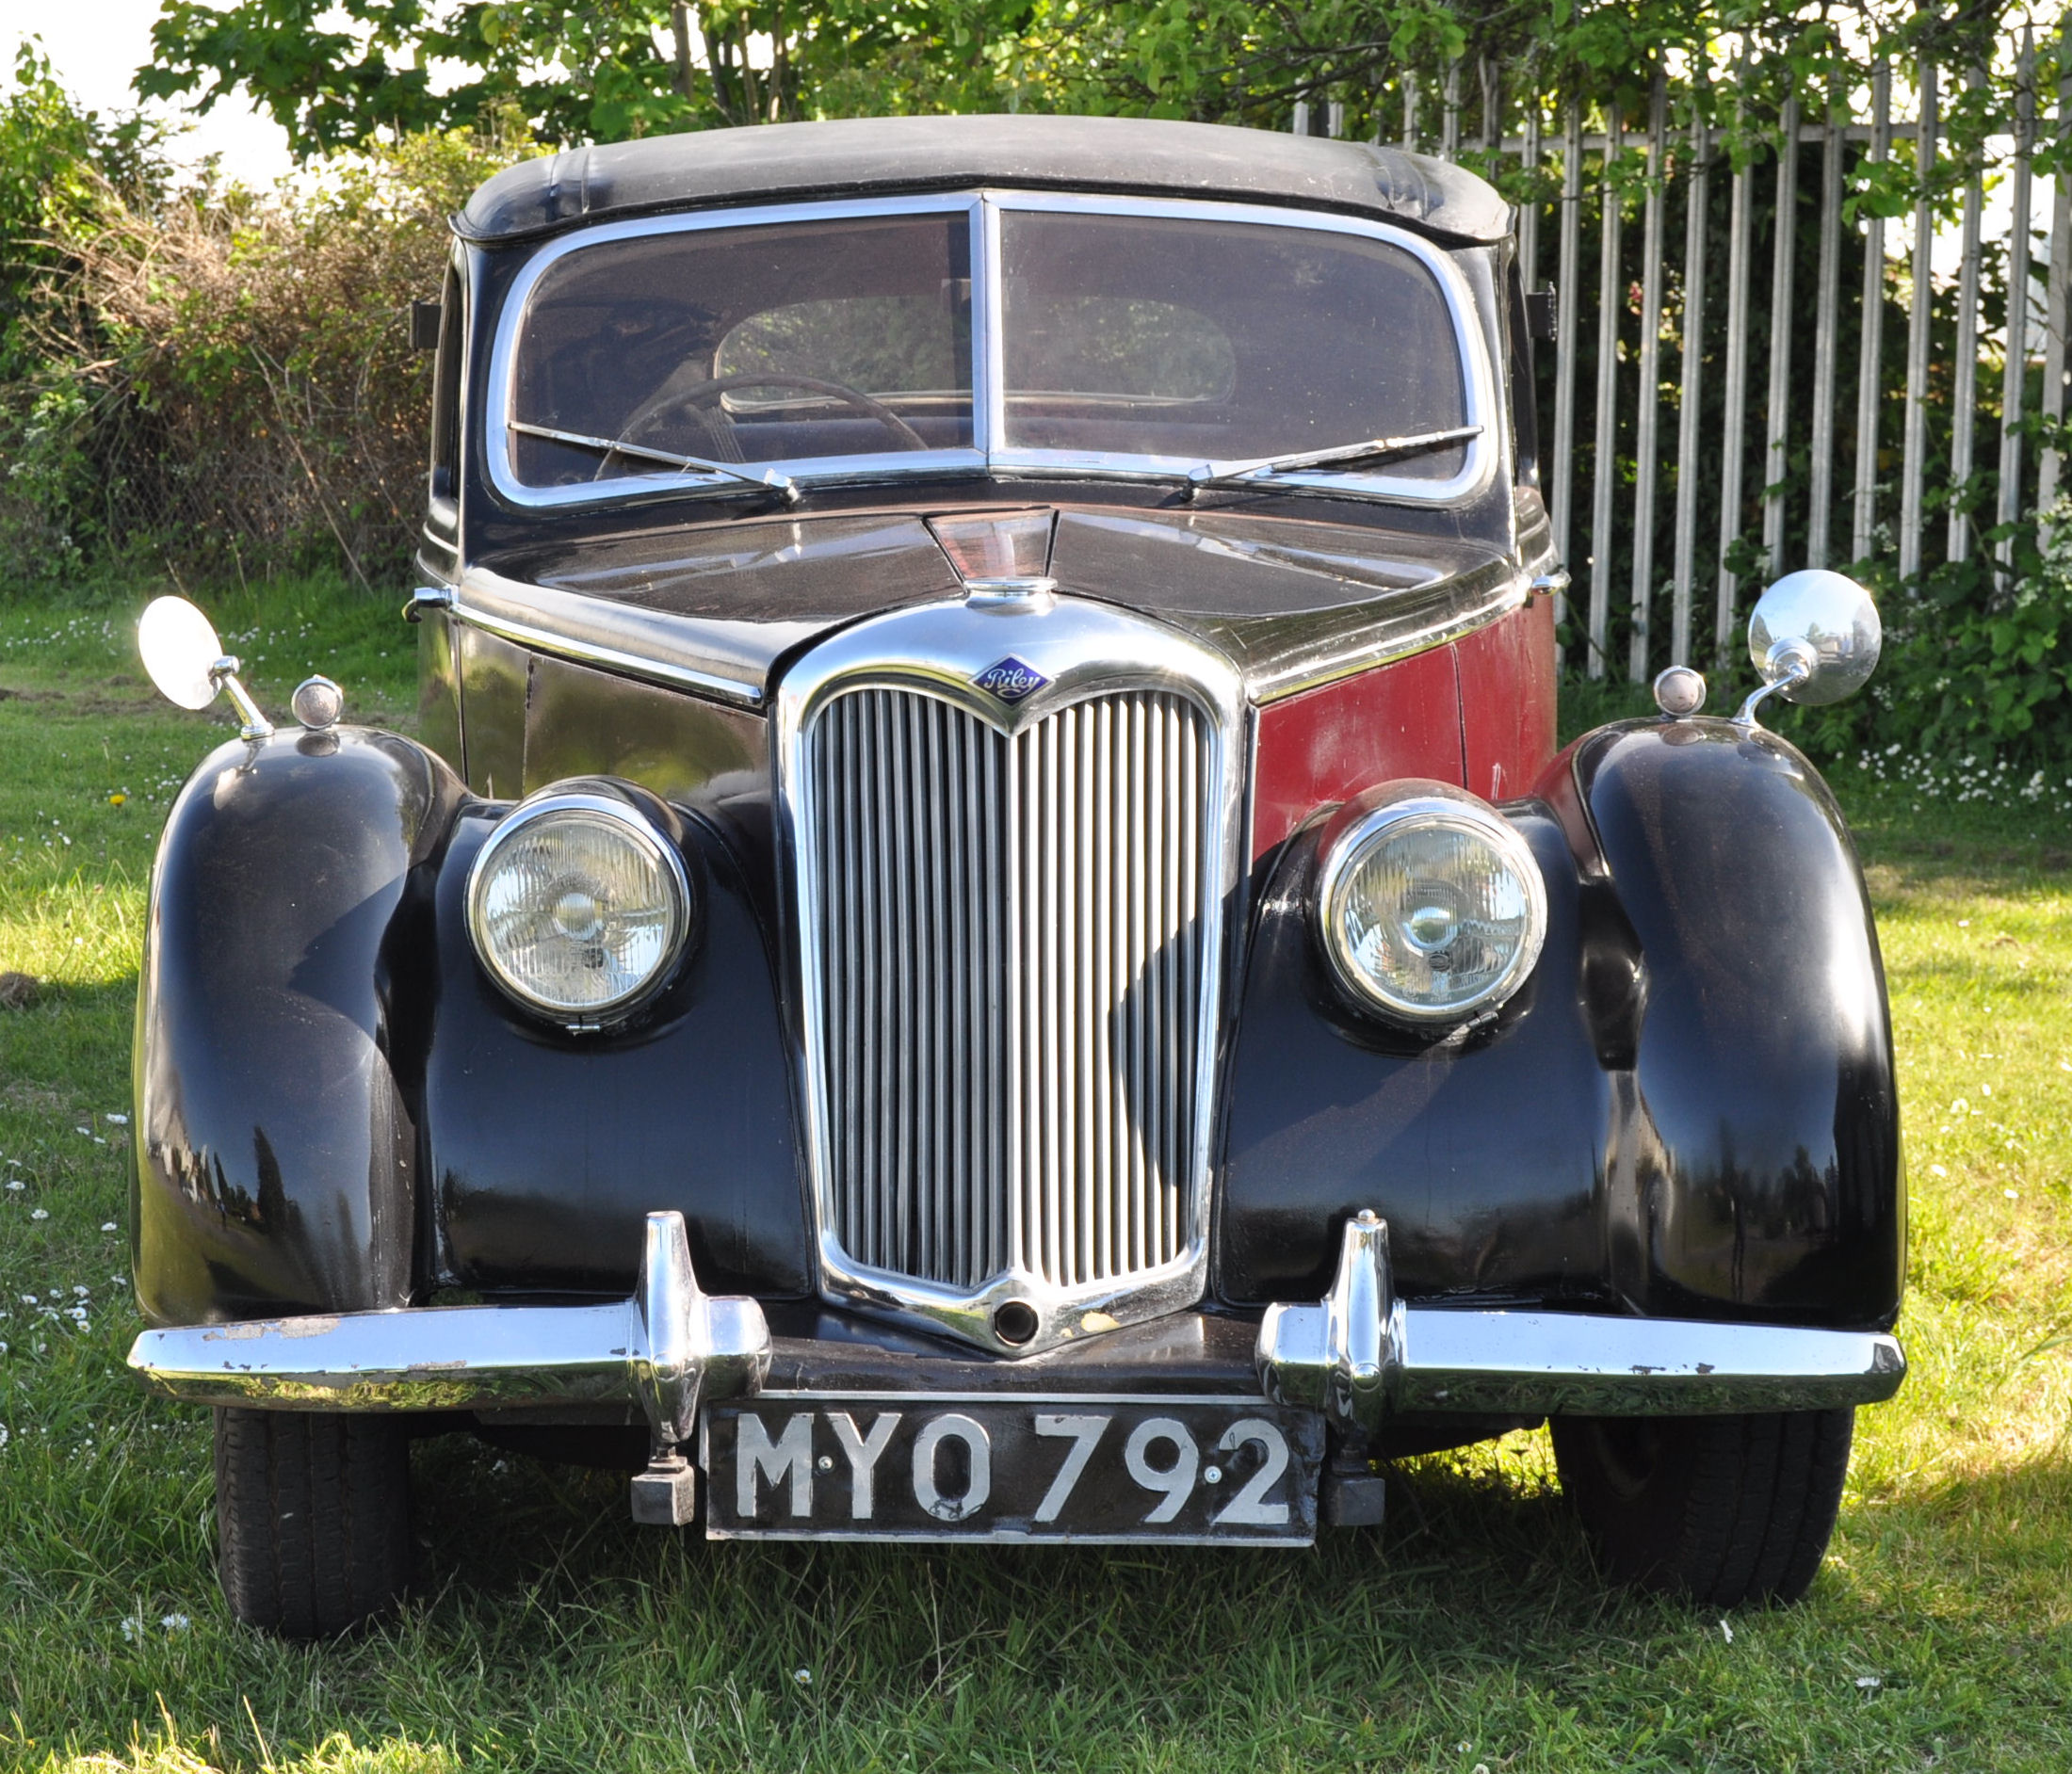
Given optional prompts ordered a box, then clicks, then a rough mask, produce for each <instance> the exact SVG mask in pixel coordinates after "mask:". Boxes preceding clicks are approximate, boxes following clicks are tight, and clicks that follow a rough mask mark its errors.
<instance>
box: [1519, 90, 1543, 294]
mask: <svg viewBox="0 0 2072 1774" xmlns="http://www.w3.org/2000/svg"><path fill="white" fill-rule="evenodd" d="M1521 145H1522V147H1523V149H1524V153H1521V154H1520V155H1519V163H1520V165H1522V166H1523V167H1524V169H1525V171H1526V174H1527V176H1528V178H1532V179H1533V182H1534V184H1535V185H1537V180H1536V178H1534V175H1536V174H1537V173H1538V171H1539V169H1540V99H1539V94H1538V93H1537V92H1536V91H1534V90H1533V86H1532V64H1531V62H1530V59H1529V60H1528V61H1527V63H1526V83H1525V130H1524V137H1523V141H1522V143H1521ZM1518 274H1519V276H1520V277H1521V278H1523V279H1524V281H1525V286H1526V288H1528V289H1537V288H1539V286H1540V203H1539V201H1538V199H1536V198H1535V199H1533V200H1531V201H1530V202H1526V203H1524V204H1522V205H1520V207H1519V210H1518Z"/></svg>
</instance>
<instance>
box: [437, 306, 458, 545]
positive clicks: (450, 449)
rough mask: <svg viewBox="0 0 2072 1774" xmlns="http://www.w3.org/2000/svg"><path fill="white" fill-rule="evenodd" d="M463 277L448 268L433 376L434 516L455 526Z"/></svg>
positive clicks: (456, 513)
mask: <svg viewBox="0 0 2072 1774" xmlns="http://www.w3.org/2000/svg"><path fill="white" fill-rule="evenodd" d="M461 305H462V304H461V274H460V271H459V269H458V267H456V266H447V267H446V281H445V284H444V286H443V287H442V288H441V289H440V292H439V355H438V357H437V359H436V360H435V362H434V363H433V365H432V372H431V515H432V518H433V520H434V521H435V522H442V523H444V524H446V525H447V526H449V527H450V526H451V525H452V524H454V523H455V522H456V521H457V519H458V518H459V515H460V514H459V511H458V510H457V509H456V501H457V500H458V499H459V498H460V491H461V355H462V350H463V342H462V340H461Z"/></svg>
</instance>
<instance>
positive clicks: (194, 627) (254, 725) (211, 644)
mask: <svg viewBox="0 0 2072 1774" xmlns="http://www.w3.org/2000/svg"><path fill="white" fill-rule="evenodd" d="M137 651H138V653H140V654H141V655H142V656H143V661H144V669H145V670H146V671H147V672H148V673H150V676H151V681H152V683H154V685H157V686H158V693H159V695H161V696H163V697H164V698H165V699H166V701H167V702H171V703H173V704H174V705H175V706H176V707H179V708H206V707H207V706H208V705H209V704H210V703H211V702H214V701H215V700H216V698H217V695H218V693H219V692H220V691H223V690H228V691H229V692H230V699H231V701H232V702H235V704H236V705H237V712H238V714H239V715H241V716H242V717H243V718H244V726H243V728H242V729H241V733H242V736H243V737H244V738H247V739H265V738H267V737H269V736H270V735H271V734H272V733H273V724H272V723H271V722H270V721H268V720H267V718H266V717H265V716H264V715H262V714H261V713H260V712H259V706H258V704H257V703H256V702H253V701H252V700H251V697H250V696H248V695H247V694H246V693H245V686H244V685H242V684H240V683H238V681H237V671H238V664H237V661H236V659H235V657H233V656H232V655H230V654H228V653H225V652H224V651H223V643H222V642H221V640H219V638H218V637H217V634H216V625H215V624H214V623H213V622H211V621H209V619H208V618H207V617H205V616H203V615H202V612H201V611H200V610H198V609H196V608H195V607H194V605H191V604H189V603H188V602H187V601H186V598H154V599H153V600H152V602H151V603H150V604H148V605H146V606H145V608H144V614H143V615H142V617H141V618H139V619H138V623H137Z"/></svg>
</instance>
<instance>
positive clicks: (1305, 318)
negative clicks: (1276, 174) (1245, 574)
mask: <svg viewBox="0 0 2072 1774" xmlns="http://www.w3.org/2000/svg"><path fill="white" fill-rule="evenodd" d="M1001 254H1002V273H1003V276H1002V282H1003V284H1004V288H1005V314H1006V327H1005V331H1006V347H1005V348H1006V404H1007V439H1006V441H1007V445H1008V447H1009V448H1010V449H1028V450H1061V451H1068V452H1071V453H1073V454H1076V455H1079V454H1102V455H1125V456H1160V457H1176V458H1180V459H1183V460H1225V461H1228V460H1241V459H1250V458H1255V457H1262V456H1273V455H1278V454H1281V453H1282V452H1284V451H1294V450H1309V449H1327V448H1330V447H1332V446H1334V445H1336V444H1341V443H1358V442H1361V441H1364V440H1366V439H1369V438H1379V437H1403V436H1408V435H1413V434H1416V433H1421V432H1427V431H1440V430H1446V429H1448V428H1449V427H1455V426H1459V425H1462V424H1464V423H1465V412H1466V396H1465V389H1464V387H1463V384H1462V371H1461V353H1460V347H1459V346H1458V344H1457V342H1456V340H1455V336H1454V331H1453V323H1452V318H1451V316H1450V314H1449V312H1448V309H1447V304H1446V300H1445V298H1444V297H1443V295H1442V294H1441V292H1440V289H1439V286H1438V283H1437V282H1436V280H1435V279H1434V278H1433V275H1432V273H1431V272H1430V271H1429V270H1428V269H1426V267H1425V266H1423V265H1421V264H1420V263H1419V262H1418V261H1417V260H1416V258H1415V257H1414V256H1413V255H1412V254H1410V253H1408V252H1406V251H1404V250H1402V249H1400V248H1399V247H1395V246H1391V245H1390V244H1389V243H1387V242H1386V241H1381V240H1373V239H1368V238H1367V237H1365V236H1362V235H1358V234H1335V233H1326V232H1323V231H1321V230H1313V229H1306V228H1292V227H1278V226H1261V225H1258V224H1256V223H1250V222H1238V221H1202V220H1191V219H1186V218H1149V217H1140V216H1100V215H1081V214H1075V213H1070V212H1048V211H1013V210H1011V211H1009V212H1008V213H1007V214H1005V215H1004V216H1003V217H1002V218H1001ZM1464 449H1465V445H1462V446H1458V447H1454V448H1449V449H1445V450H1440V451H1436V452H1433V453H1431V454H1427V455H1421V456H1411V457H1405V458H1402V459H1400V460H1394V461H1391V462H1389V463H1388V464H1387V467H1386V471H1385V472H1386V473H1388V474H1389V475H1391V476H1404V477H1415V478H1423V479H1437V480H1444V479H1449V478H1450V477H1451V476H1454V475H1457V474H1458V473H1460V472H1461V469H1462V467H1463V464H1464V460H1465V459H1464V455H1463V451H1464Z"/></svg>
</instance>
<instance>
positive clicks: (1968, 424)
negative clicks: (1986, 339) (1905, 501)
mask: <svg viewBox="0 0 2072 1774" xmlns="http://www.w3.org/2000/svg"><path fill="white" fill-rule="evenodd" d="M1984 84H1985V71H1984V70H1983V68H1977V67H1974V68H1973V69H1972V70H1971V72H1970V73H1968V74H1967V75H1966V76H1965V85H1967V86H1968V87H1980V86H1983V85H1984ZM1982 158H1983V155H1982V153H1981V152H1980V151H1978V150H1974V151H1973V152H1972V156H1971V176H1970V177H1969V178H1968V179H1967V180H1966V181H1965V186H1964V257H1963V258H1962V259H1961V260H1959V261H1958V268H1957V341H1956V361H1955V363H1953V364H1952V365H1951V368H1952V369H1953V370H1954V372H1955V374H1954V375H1953V377H1952V378H1951V391H1950V405H1951V413H1950V491H1951V493H1952V494H1955V493H1956V492H1958V490H1959V489H1960V488H1962V487H1963V486H1964V484H1965V482H1967V480H1969V479H1970V478H1971V470H1972V467H1973V464H1974V461H1975V460H1976V459H1975V458H1974V456H1973V453H1972V445H1973V442H1974V438H1975V435H1976V431H1977V426H1978V404H1979V233H1980V223H1981V221H1982V220H1983V215H1984V210H1985V181H1984V171H1985V169H1984V168H1983V165H1982V164H1981V160H1982ZM1949 550H1950V558H1951V560H1968V559H1969V558H1970V557H1971V509H1970V506H1969V504H1968V502H1967V501H1965V500H1963V499H1960V498H1955V497H1953V498H1952V499H1951V506H1950V540H1949Z"/></svg>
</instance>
